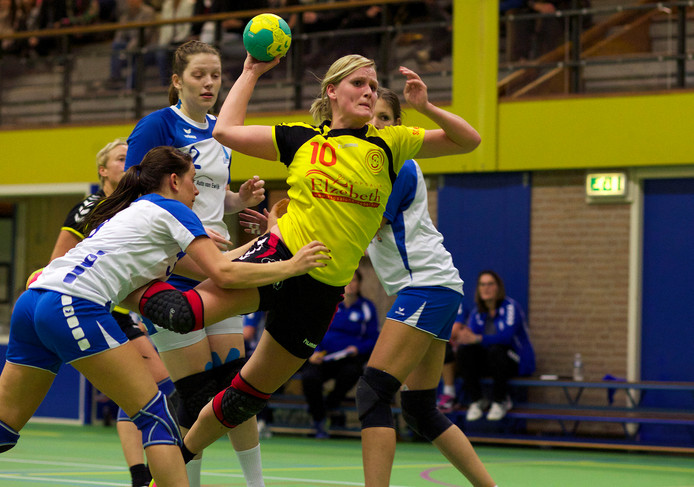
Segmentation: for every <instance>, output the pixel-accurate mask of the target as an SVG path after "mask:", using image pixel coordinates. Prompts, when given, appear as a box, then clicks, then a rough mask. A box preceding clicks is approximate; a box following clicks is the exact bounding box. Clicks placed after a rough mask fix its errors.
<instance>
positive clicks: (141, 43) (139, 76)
mask: <svg viewBox="0 0 694 487" xmlns="http://www.w3.org/2000/svg"><path fill="white" fill-rule="evenodd" d="M145 49H146V47H145V28H144V27H140V28H139V29H137V51H136V52H135V59H133V69H134V70H135V73H133V74H134V75H135V76H134V81H135V86H133V93H134V96H135V118H137V119H140V118H142V115H143V112H144V100H143V98H144V93H143V92H142V87H143V85H144V79H145V73H144V71H145V60H144V50H145Z"/></svg>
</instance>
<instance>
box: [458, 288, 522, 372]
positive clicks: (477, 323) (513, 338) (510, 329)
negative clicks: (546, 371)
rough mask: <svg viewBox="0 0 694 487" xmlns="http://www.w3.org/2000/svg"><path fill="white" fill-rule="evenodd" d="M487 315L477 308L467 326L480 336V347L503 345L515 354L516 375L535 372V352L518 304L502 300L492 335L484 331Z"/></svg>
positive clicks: (495, 317)
mask: <svg viewBox="0 0 694 487" xmlns="http://www.w3.org/2000/svg"><path fill="white" fill-rule="evenodd" d="M488 317H489V313H482V312H480V310H479V309H477V306H475V308H474V309H473V310H472V313H470V317H469V319H468V326H469V327H470V330H472V332H473V333H475V334H477V335H482V342H481V345H482V346H483V347H490V346H492V345H505V346H507V347H510V348H511V349H513V351H514V352H515V353H516V354H517V356H518V357H517V358H518V360H517V362H518V375H521V376H524V375H530V374H532V373H533V372H534V371H535V351H534V350H533V346H532V343H530V338H529V333H528V323H527V321H526V319H525V314H524V313H523V309H522V308H521V307H520V305H519V304H518V302H516V301H515V300H513V299H511V298H508V297H507V298H504V300H503V301H502V302H501V304H500V305H499V307H498V308H497V309H496V315H495V316H494V318H493V322H494V333H493V334H489V332H488V331H486V330H485V329H486V322H487V319H488Z"/></svg>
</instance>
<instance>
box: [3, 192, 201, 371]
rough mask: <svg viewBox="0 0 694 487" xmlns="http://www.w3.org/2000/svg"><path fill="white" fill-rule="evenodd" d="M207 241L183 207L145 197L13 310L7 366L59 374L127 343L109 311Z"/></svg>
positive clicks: (55, 266)
mask: <svg viewBox="0 0 694 487" xmlns="http://www.w3.org/2000/svg"><path fill="white" fill-rule="evenodd" d="M200 236H207V235H206V233H205V229H204V228H203V226H202V223H201V222H200V219H198V217H197V216H195V214H194V213H193V212H192V211H191V209H190V208H188V207H187V206H186V205H184V204H183V203H181V202H179V201H176V200H171V199H167V198H164V197H162V196H160V195H156V194H149V195H145V196H143V197H141V198H139V199H137V200H136V201H135V202H133V203H132V204H131V205H130V207H128V208H126V209H125V210H122V211H120V212H119V213H117V214H116V215H115V216H113V218H111V219H110V220H108V221H107V222H105V223H104V224H102V225H100V226H99V227H98V228H97V229H96V230H94V231H93V232H92V234H91V235H90V236H89V237H87V238H85V239H84V240H82V241H81V242H80V243H78V244H77V246H76V247H74V248H73V249H71V250H70V251H69V252H68V253H67V254H65V255H64V256H62V257H59V258H58V259H55V260H54V261H53V262H51V263H50V264H48V266H46V268H45V269H44V270H43V273H42V274H41V275H40V276H39V278H38V279H37V280H36V281H35V282H34V283H32V285H31V286H30V287H29V290H28V291H26V292H25V293H23V294H22V295H21V296H20V297H19V299H18V300H17V303H16V304H15V307H14V310H13V311H12V319H11V323H10V340H9V343H8V347H7V354H6V360H7V361H8V362H10V363H14V364H18V365H25V366H29V367H36V368H40V369H44V370H48V371H50V372H52V373H57V372H58V370H59V369H60V366H61V365H62V364H63V363H70V362H72V361H74V360H79V359H81V358H85V357H89V356H91V355H95V354H98V353H101V352H104V351H106V350H109V349H113V348H116V347H118V346H120V345H122V344H123V343H126V342H127V341H128V339H127V337H126V336H125V333H124V332H123V330H122V329H121V328H120V325H119V324H118V322H117V321H116V320H115V319H114V318H113V316H111V313H110V305H111V304H117V303H119V302H120V301H121V300H122V299H123V298H124V297H126V296H127V295H128V294H130V293H131V292H132V291H134V290H135V289H137V288H139V287H142V286H144V285H145V284H147V283H148V282H150V281H151V280H153V279H163V278H165V277H166V276H167V275H168V274H170V273H171V271H172V270H173V268H174V266H175V265H176V262H177V261H178V259H179V258H181V257H182V256H183V255H184V251H185V250H186V249H187V248H188V245H189V244H190V243H191V242H192V241H193V240H194V239H195V238H197V237H200Z"/></svg>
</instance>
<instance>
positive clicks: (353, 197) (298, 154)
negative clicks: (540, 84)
mask: <svg viewBox="0 0 694 487" xmlns="http://www.w3.org/2000/svg"><path fill="white" fill-rule="evenodd" d="M278 63H279V58H276V59H274V60H273V61H270V62H260V61H258V60H256V59H254V58H252V57H251V56H250V55H249V56H248V57H247V58H246V61H245V63H244V68H243V72H242V74H241V75H240V76H239V78H238V79H237V81H236V82H235V83H234V86H233V87H232V88H231V90H230V91H229V94H228V95H227V98H226V101H225V102H224V105H223V106H222V109H221V111H220V114H219V117H218V121H217V124H216V126H215V129H214V132H213V135H214V137H215V138H216V139H217V140H218V141H219V142H220V143H222V144H223V145H225V146H227V147H230V148H231V149H232V150H235V151H238V152H241V153H244V154H248V155H251V156H255V157H259V158H262V159H268V160H272V161H278V160H279V161H280V162H282V163H284V164H285V165H286V166H287V169H288V171H289V175H288V177H287V183H288V184H289V186H290V189H289V197H290V203H289V205H288V208H287V211H286V213H285V214H284V215H283V216H281V218H279V220H278V221H277V223H276V224H274V223H270V225H271V226H270V228H269V229H268V230H269V231H268V233H266V234H265V235H264V236H262V237H260V239H259V240H258V242H257V243H256V244H255V245H254V247H253V248H252V249H251V250H249V251H248V252H247V253H246V254H245V255H244V256H242V257H241V258H240V260H242V261H247V262H266V261H271V260H278V259H286V258H291V256H292V255H293V253H295V252H296V251H298V250H299V249H300V248H301V247H302V246H303V245H305V243H306V242H310V241H313V240H318V241H320V242H322V243H323V244H324V245H325V246H326V247H327V248H328V249H330V256H331V260H330V261H328V264H327V265H326V266H324V267H322V268H316V269H314V270H312V271H311V272H310V273H309V274H307V275H304V276H302V277H299V278H291V279H287V280H285V281H283V282H281V283H276V284H275V285H272V286H264V287H261V288H259V289H258V290H257V291H256V290H248V291H249V292H248V294H247V296H248V301H246V302H245V306H244V308H246V309H245V310H244V311H243V312H249V311H248V309H249V308H254V309H261V310H267V311H268V315H267V323H266V328H265V331H264V333H263V335H262V336H261V338H260V341H259V343H258V347H257V348H256V350H255V352H254V353H253V355H252V356H251V358H250V359H249V360H248V362H247V363H246V364H245V365H244V367H243V368H242V369H241V372H240V373H239V374H238V375H237V376H236V377H235V378H234V379H233V380H232V382H231V385H230V386H229V387H228V388H227V389H226V390H224V391H222V392H220V393H219V394H217V395H216V396H215V398H214V399H213V400H212V401H211V402H210V403H208V404H207V406H205V407H204V408H203V410H202V411H201V413H200V415H199V416H198V419H197V421H196V422H195V424H194V425H193V427H192V429H191V430H190V431H189V433H188V434H187V435H186V437H185V445H184V446H183V447H182V450H183V454H184V458H186V459H188V458H192V455H193V454H195V453H197V452H200V451H202V449H203V448H205V447H206V446H207V445H209V444H211V443H212V442H214V441H215V440H216V439H217V438H219V437H220V436H222V435H223V434H225V433H226V432H227V431H228V429H229V428H233V427H235V426H236V425H238V424H241V423H243V422H244V421H245V420H246V419H248V418H249V417H251V416H253V415H255V414H256V413H257V412H259V411H260V410H261V409H263V407H264V406H265V404H266V403H267V401H268V399H269V398H270V395H271V394H272V393H273V392H275V391H276V390H277V389H278V388H279V387H280V386H281V385H282V384H284V383H285V382H286V381H287V380H288V379H289V378H291V377H292V375H293V374H294V373H295V372H296V371H297V370H298V369H299V368H300V367H301V365H302V364H303V363H304V362H305V361H306V359H307V358H308V357H309V356H311V354H312V353H313V350H314V348H315V347H316V345H317V344H318V343H319V342H320V341H321V339H322V338H323V335H324V334H325V332H326V330H327V328H328V326H329V324H330V321H331V319H332V316H333V314H334V312H335V309H336V306H337V304H338V303H339V302H340V301H341V300H342V294H343V291H344V286H345V285H346V284H347V283H348V282H349V281H350V279H351V277H352V275H353V274H354V271H355V269H356V268H357V266H358V264H359V260H360V258H361V257H362V256H363V254H364V250H365V249H366V247H367V246H368V244H369V242H370V241H371V239H372V238H373V236H374V235H375V233H376V231H377V230H378V228H379V226H380V223H381V218H382V215H383V212H384V210H385V205H386V202H387V200H388V196H389V194H390V191H391V188H392V183H393V181H394V180H395V177H396V176H397V173H398V171H399V170H400V168H401V167H402V165H403V163H404V162H405V161H406V160H407V159H411V158H413V157H415V156H417V157H419V158H427V157H437V156H444V155H452V154H463V153H466V152H470V151H472V150H474V149H475V148H476V147H477V146H478V145H479V143H480V137H479V134H478V133H477V131H476V130H475V129H474V128H473V127H472V126H471V125H470V124H468V123H467V122H466V121H465V120H463V119H462V118H461V117H460V116H458V115H455V114H453V113H450V112H447V111H445V110H443V109H441V108H438V107H436V106H434V105H433V104H432V103H431V102H429V99H428V95H427V87H426V85H425V84H424V82H422V80H421V79H420V77H419V76H418V75H417V74H416V73H415V72H413V71H411V70H410V69H407V68H405V67H401V68H400V72H401V73H402V75H403V76H405V78H406V84H405V89H404V96H405V100H406V101H407V102H408V103H409V104H410V105H411V106H412V107H413V108H414V109H416V110H417V111H419V112H420V113H422V114H424V115H426V116H427V117H428V118H429V119H430V120H431V121H432V122H434V123H435V124H436V125H438V126H439V127H440V128H438V129H434V130H424V129H422V128H418V127H406V126H392V127H386V128H384V129H382V130H379V129H376V128H375V127H374V126H373V125H371V124H369V122H370V120H371V118H372V117H373V114H374V106H375V104H376V100H377V98H378V96H377V89H378V78H377V75H376V69H375V63H374V62H373V61H372V60H370V59H367V58H364V57H362V56H359V55H349V56H344V57H342V58H340V59H338V60H337V61H335V62H334V63H333V65H332V66H331V67H330V68H329V69H328V71H327V73H326V75H325V78H324V79H323V80H322V83H321V95H320V97H318V98H317V99H316V100H315V101H314V103H313V105H312V106H311V114H312V115H313V118H314V119H315V121H316V122H317V123H318V124H319V125H317V126H313V125H309V124H305V123H290V124H280V125H276V126H261V125H244V120H245V118H246V110H247V107H248V103H249V100H250V98H251V95H252V93H253V90H254V87H255V85H256V82H257V81H258V79H259V78H260V76H261V75H262V74H263V73H265V72H266V71H268V70H269V69H271V68H273V67H274V66H276V65H277V64H278ZM196 291H197V292H198V293H199V294H200V296H201V298H202V301H203V303H204V306H205V308H204V322H205V323H214V322H215V321H214V320H215V319H218V318H219V317H220V316H219V315H223V314H224V313H228V312H229V310H228V309H226V308H225V303H224V298H223V292H224V291H222V290H220V289H218V288H216V287H215V286H214V285H212V283H209V282H203V283H202V284H200V285H198V286H197V287H196ZM235 311H236V312H238V310H235ZM380 387H381V385H379V384H373V387H372V389H373V391H372V392H373V394H374V397H377V396H378V394H379V393H378V390H379V388H380ZM365 414H368V411H367V412H365Z"/></svg>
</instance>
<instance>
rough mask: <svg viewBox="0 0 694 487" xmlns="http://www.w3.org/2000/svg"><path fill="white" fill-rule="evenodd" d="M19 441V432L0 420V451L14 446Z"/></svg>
mask: <svg viewBox="0 0 694 487" xmlns="http://www.w3.org/2000/svg"><path fill="white" fill-rule="evenodd" d="M18 441H19V433H18V432H17V431H15V430H14V429H13V428H11V427H10V426H9V425H7V424H5V423H4V422H3V421H0V453H2V452H6V451H7V450H9V449H10V448H12V447H14V446H15V445H16V444H17V442H18Z"/></svg>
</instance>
